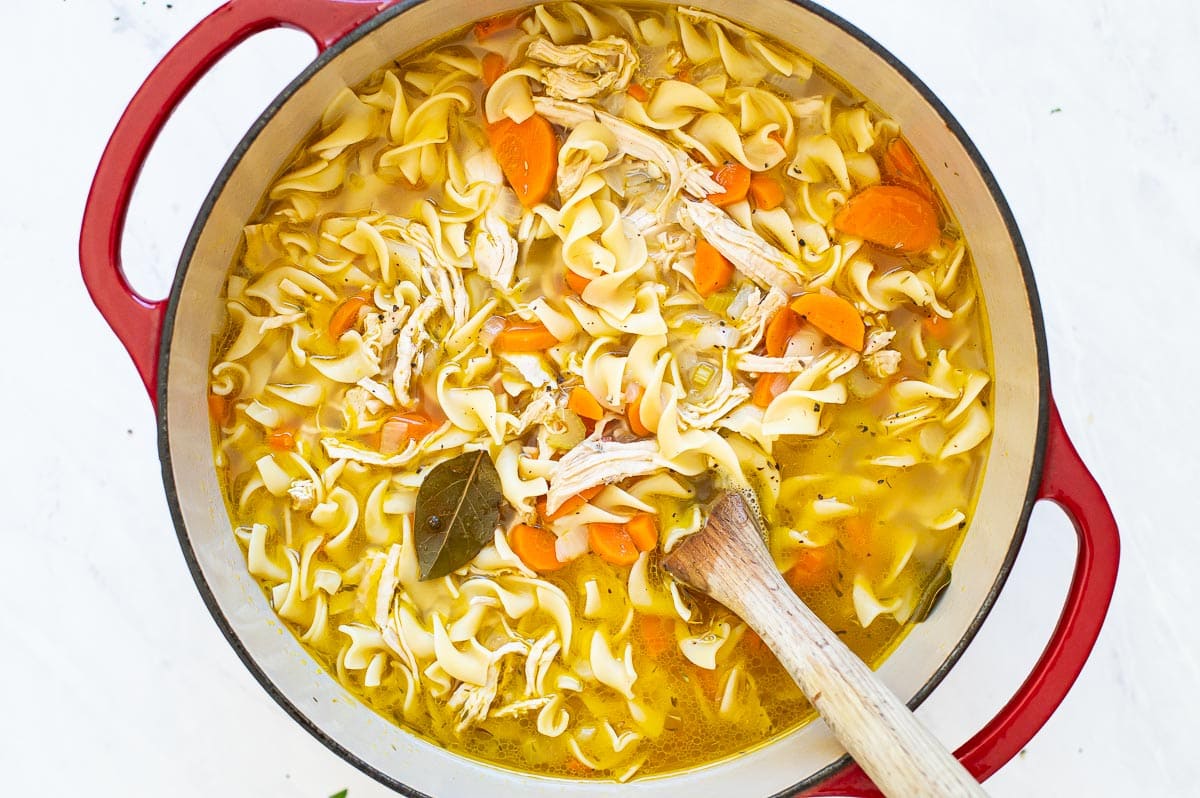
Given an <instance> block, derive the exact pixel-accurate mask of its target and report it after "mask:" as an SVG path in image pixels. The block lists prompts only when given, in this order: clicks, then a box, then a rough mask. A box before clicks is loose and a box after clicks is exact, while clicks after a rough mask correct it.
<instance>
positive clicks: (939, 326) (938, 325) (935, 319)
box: [921, 313, 954, 341]
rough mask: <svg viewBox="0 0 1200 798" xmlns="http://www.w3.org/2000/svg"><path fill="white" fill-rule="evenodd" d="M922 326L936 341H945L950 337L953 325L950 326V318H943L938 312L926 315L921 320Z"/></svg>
mask: <svg viewBox="0 0 1200 798" xmlns="http://www.w3.org/2000/svg"><path fill="white" fill-rule="evenodd" d="M921 327H922V328H924V330H925V332H926V333H928V335H929V337H930V338H932V339H933V340H935V341H945V340H946V339H947V338H949V337H950V333H951V332H952V331H953V329H954V328H953V327H951V326H950V321H949V320H948V319H943V318H942V317H941V316H939V315H937V314H936V313H933V314H930V315H929V316H926V317H925V318H924V319H923V320H922V321H921Z"/></svg>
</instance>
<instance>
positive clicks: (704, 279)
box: [692, 238, 733, 297]
mask: <svg viewBox="0 0 1200 798" xmlns="http://www.w3.org/2000/svg"><path fill="white" fill-rule="evenodd" d="M692 276H693V278H694V280H695V283H696V290H697V291H698V292H699V293H700V296H702V297H710V296H712V295H713V294H715V293H717V292H718V291H720V290H721V289H723V288H725V286H727V285H729V283H730V282H731V281H732V280H733V264H732V263H730V262H729V260H728V258H726V257H725V256H724V255H722V254H721V253H720V252H719V251H717V248H716V247H714V246H713V245H712V244H710V243H708V242H707V241H705V240H704V239H703V238H697V239H696V264H695V266H694V267H693V269H692Z"/></svg>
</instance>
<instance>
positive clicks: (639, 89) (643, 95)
mask: <svg viewBox="0 0 1200 798" xmlns="http://www.w3.org/2000/svg"><path fill="white" fill-rule="evenodd" d="M625 93H626V94H628V95H629V96H630V97H632V98H633V99H635V100H637V101H638V102H640V103H644V102H646V100H648V99H650V92H648V91H646V87H645V86H643V85H641V84H640V83H630V84H629V88H627V89H625Z"/></svg>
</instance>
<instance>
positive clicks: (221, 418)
mask: <svg viewBox="0 0 1200 798" xmlns="http://www.w3.org/2000/svg"><path fill="white" fill-rule="evenodd" d="M208 415H209V417H210V418H211V419H212V420H213V421H215V422H216V424H217V426H218V427H226V426H228V425H229V422H230V421H231V420H232V419H233V402H232V401H231V400H230V398H229V397H228V396H221V395H220V394H215V393H210V394H209V395H208Z"/></svg>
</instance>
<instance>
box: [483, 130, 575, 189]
mask: <svg viewBox="0 0 1200 798" xmlns="http://www.w3.org/2000/svg"><path fill="white" fill-rule="evenodd" d="M488 141H489V142H491V145H492V152H494V153H495V155H496V160H497V161H499V162H500V169H501V170H503V172H504V176H505V178H507V179H508V183H509V185H511V186H512V188H513V191H515V192H517V199H519V200H521V204H522V205H524V206H525V207H526V208H532V207H533V206H534V205H537V204H538V203H539V202H541V201H542V200H543V199H544V198H545V197H546V195H547V194H549V193H550V187H551V186H553V185H554V173H555V172H556V171H557V169H558V141H557V140H556V139H555V136H554V128H552V127H551V126H550V123H549V122H547V121H546V119H545V118H544V117H541V116H538V115H537V114H534V115H533V116H531V117H529V118H528V119H526V120H525V121H524V122H521V123H520V124H518V123H516V122H514V121H512V120H511V119H509V118H508V117H505V118H503V119H501V120H500V121H499V122H496V123H495V124H494V125H489V126H488Z"/></svg>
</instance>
